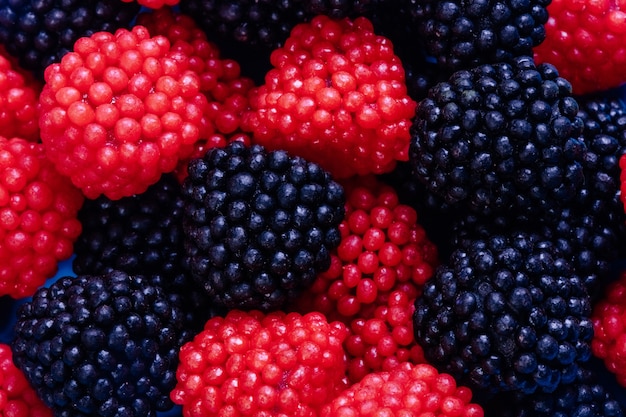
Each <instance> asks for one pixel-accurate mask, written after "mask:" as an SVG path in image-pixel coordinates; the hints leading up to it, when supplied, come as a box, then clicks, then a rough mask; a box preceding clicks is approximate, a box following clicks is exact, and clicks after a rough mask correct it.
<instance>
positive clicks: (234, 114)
mask: <svg viewBox="0 0 626 417" xmlns="http://www.w3.org/2000/svg"><path fill="white" fill-rule="evenodd" d="M137 24H140V25H143V26H145V27H146V28H147V29H148V31H149V32H150V34H152V35H153V36H154V35H162V36H165V37H166V38H167V39H168V40H169V41H170V43H171V44H172V48H171V51H170V55H171V56H172V57H176V55H177V54H182V55H183V56H185V57H188V59H189V67H190V69H191V70H192V71H194V72H195V73H196V74H198V76H199V77H200V91H201V92H202V93H203V94H204V95H205V96H206V98H207V101H208V105H207V106H206V107H205V114H204V119H205V120H204V122H205V125H204V126H203V128H202V131H201V132H200V139H199V141H198V142H196V145H195V152H194V154H193V155H192V157H190V158H188V159H185V160H182V161H180V162H179V164H178V167H177V171H178V172H179V173H180V177H182V178H184V177H185V176H186V175H187V164H188V163H189V159H191V158H199V157H202V156H203V155H204V154H205V152H206V151H208V150H209V149H211V148H214V147H222V146H225V145H226V144H227V143H229V142H231V141H234V140H242V139H244V134H243V133H242V132H241V130H240V125H241V118H242V114H243V112H244V111H246V110H248V92H249V90H250V89H252V87H254V82H253V81H252V79H250V78H247V77H244V76H242V75H241V69H240V66H239V63H238V62H237V61H235V60H233V59H228V58H223V57H221V53H220V49H219V48H218V46H217V45H216V44H214V43H212V42H210V41H208V40H207V37H206V34H205V33H204V32H203V31H202V30H200V29H199V28H198V27H197V26H196V24H195V22H194V21H193V19H191V18H190V17H189V16H186V15H184V14H180V13H175V12H173V11H172V10H171V9H169V8H167V7H164V8H161V9H159V10H155V11H153V12H149V13H142V14H140V15H139V17H138V18H137ZM245 138H246V139H245V141H246V142H249V139H247V135H245Z"/></svg>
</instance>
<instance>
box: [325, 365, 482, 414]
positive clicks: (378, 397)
mask: <svg viewBox="0 0 626 417" xmlns="http://www.w3.org/2000/svg"><path fill="white" fill-rule="evenodd" d="M471 399H472V391H471V390H470V389H469V388H466V387H459V386H457V384H456V382H455V381H454V378H452V377H451V376H450V375H448V374H445V373H439V372H437V370H436V369H435V368H434V367H433V366H431V365H427V364H419V365H412V364H409V363H402V364H401V365H399V366H398V367H397V368H395V369H394V371H393V372H376V373H371V374H369V375H367V376H365V378H363V380H361V381H360V382H358V383H356V384H354V385H352V386H351V387H350V388H348V389H347V390H345V391H344V392H342V393H341V394H340V395H339V396H338V397H337V398H335V399H334V400H333V401H332V402H331V403H329V404H327V405H325V406H324V407H323V408H322V411H321V413H320V417H353V416H362V417H382V416H385V417H409V416H432V417H446V416H450V417H452V416H457V417H461V416H462V417H483V415H484V412H483V409H482V407H481V406H480V405H478V404H475V403H471V402H470V401H471Z"/></svg>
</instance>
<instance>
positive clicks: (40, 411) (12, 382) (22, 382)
mask: <svg viewBox="0 0 626 417" xmlns="http://www.w3.org/2000/svg"><path fill="white" fill-rule="evenodd" d="M0 416H3V417H52V410H51V409H50V408H48V407H46V405H45V404H44V403H43V402H42V401H41V400H40V399H39V397H37V393H35V390H33V389H32V388H31V386H30V385H29V384H28V381H27V380H26V377H24V374H23V373H22V371H20V370H19V369H18V368H17V367H16V366H15V364H14V363H13V353H12V352H11V347H10V346H8V345H5V344H0Z"/></svg>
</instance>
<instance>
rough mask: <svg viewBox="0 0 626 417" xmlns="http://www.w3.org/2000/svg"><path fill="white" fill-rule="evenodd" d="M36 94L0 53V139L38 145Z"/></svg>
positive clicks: (36, 89) (35, 86)
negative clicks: (0, 137)
mask: <svg viewBox="0 0 626 417" xmlns="http://www.w3.org/2000/svg"><path fill="white" fill-rule="evenodd" d="M40 91H41V87H40V86H39V85H38V83H36V82H34V81H33V80H31V79H29V78H28V77H27V76H25V75H24V74H23V73H22V72H20V71H19V69H18V68H16V67H15V66H14V65H13V64H12V63H11V61H10V60H9V59H7V57H5V56H4V55H3V52H2V50H0V136H4V137H5V138H12V137H20V138H22V139H27V140H29V141H33V142H37V141H39V124H38V122H39V117H38V112H37V103H38V102H39V92H40Z"/></svg>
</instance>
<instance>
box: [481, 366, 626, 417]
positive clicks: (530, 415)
mask: <svg viewBox="0 0 626 417" xmlns="http://www.w3.org/2000/svg"><path fill="white" fill-rule="evenodd" d="M485 414H486V415H489V416H493V417H535V416H538V417H567V416H575V417H583V416H585V417H622V416H623V415H624V412H623V410H622V408H621V405H620V403H619V401H618V399H617V398H616V397H615V395H613V393H612V392H611V391H609V390H607V389H605V386H604V385H603V383H602V379H601V378H599V376H598V375H597V374H596V372H594V371H592V370H591V369H589V368H580V369H579V371H578V374H577V375H576V381H575V382H574V383H573V384H566V385H562V386H560V387H559V388H557V389H556V391H555V392H553V393H550V394H547V393H541V392H540V393H535V394H530V395H519V394H515V393H513V394H510V393H507V394H505V395H502V396H500V397H499V398H496V399H495V400H494V401H489V403H488V404H487V405H486V407H485Z"/></svg>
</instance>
